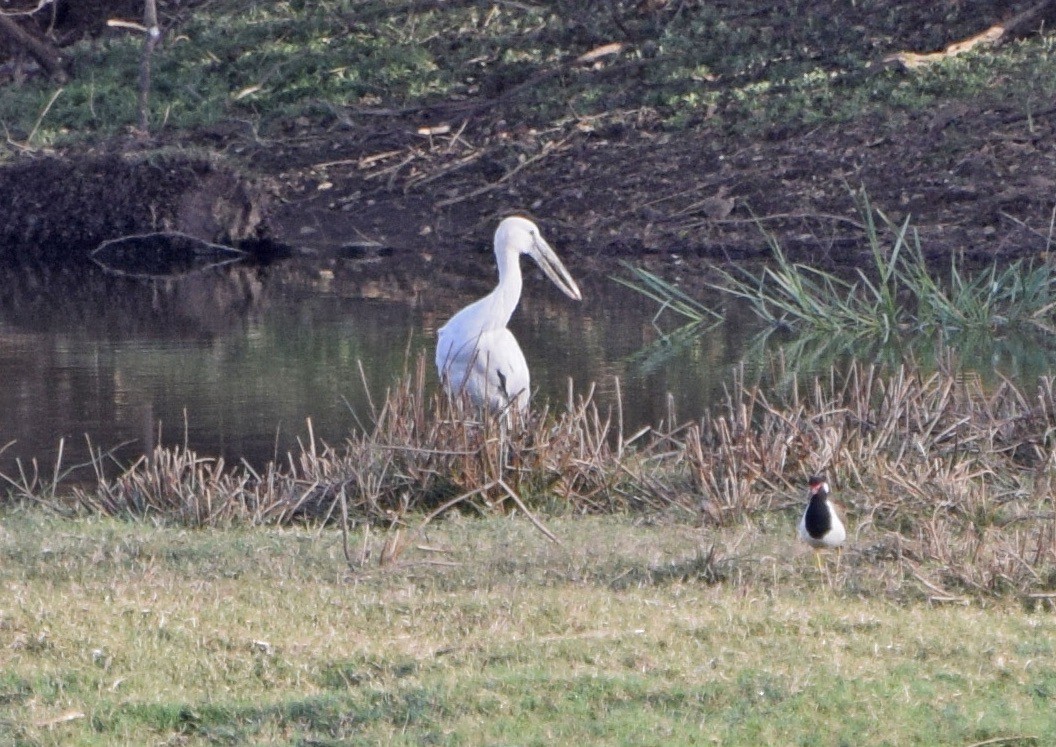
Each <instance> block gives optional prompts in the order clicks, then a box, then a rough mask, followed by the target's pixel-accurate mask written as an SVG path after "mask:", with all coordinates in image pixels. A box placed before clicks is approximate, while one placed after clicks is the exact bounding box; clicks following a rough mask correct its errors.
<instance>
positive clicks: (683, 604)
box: [0, 510, 1056, 745]
mask: <svg viewBox="0 0 1056 747" xmlns="http://www.w3.org/2000/svg"><path fill="white" fill-rule="evenodd" d="M550 528H551V529H552V530H553V531H554V532H555V534H556V535H557V536H558V537H559V538H560V539H561V544H560V545H558V544H555V543H552V542H550V541H548V540H547V539H545V538H544V537H543V535H542V534H540V533H539V532H538V531H536V530H535V528H534V527H533V526H532V525H531V524H530V523H529V522H527V521H524V520H522V519H518V518H512V517H493V518H488V519H470V518H464V517H460V516H458V515H452V516H450V517H449V520H447V521H443V522H440V523H438V524H436V525H434V526H433V527H432V528H431V530H430V533H429V536H428V538H427V542H426V541H423V542H422V543H421V544H422V548H416V549H414V550H412V551H411V552H410V554H408V555H407V556H405V562H403V563H400V564H397V565H394V566H389V567H378V566H377V565H376V564H367V565H365V566H361V567H360V568H358V569H356V570H350V569H349V568H348V566H347V565H346V564H345V563H344V560H343V556H342V551H341V540H340V536H339V533H338V532H336V531H335V530H324V531H321V532H320V531H319V530H311V529H299V528H293V529H282V528H276V527H273V528H254V529H226V530H216V529H204V530H196V531H188V530H185V529H180V528H178V527H164V526H161V527H159V526H151V525H149V524H146V523H137V522H126V521H116V520H112V519H99V518H82V519H78V520H76V521H67V520H60V519H55V518H48V517H47V516H46V515H45V514H43V513H41V512H39V511H36V510H33V511H22V510H8V511H6V512H5V513H4V515H3V524H2V532H0V555H2V558H3V563H2V565H0V584H2V585H3V588H4V589H5V594H4V598H3V601H2V602H0V624H2V626H3V630H4V640H5V644H4V649H5V666H4V674H3V676H2V679H0V698H2V699H3V701H4V703H5V708H4V714H3V716H0V735H2V738H3V740H4V741H10V742H17V743H22V744H114V743H126V744H131V743H139V744H142V743H154V742H158V741H166V740H171V739H178V740H180V741H181V742H183V743H185V744H212V743H216V742H223V743H238V742H243V743H246V742H249V743H254V744H293V743H304V742H314V743H324V744H331V743H341V744H376V743H381V742H384V743H394V744H422V743H435V744H467V743H469V744H485V743H486V744H497V743H517V744H570V743H574V742H580V743H583V742H588V743H591V744H628V743H634V744H687V745H688V744H700V743H702V742H703V743H707V742H708V741H709V740H716V741H718V742H720V743H722V744H734V745H736V744H744V745H749V744H766V743H771V744H778V743H779V744H817V743H818V740H819V735H822V736H821V743H823V744H832V745H838V744H855V745H878V744H892V745H894V744H899V745H902V744H936V745H938V744H966V743H972V742H979V741H983V740H986V739H992V738H997V737H1005V738H1012V737H1017V738H1019V739H1020V741H1019V742H1018V743H1019V744H1032V743H1036V744H1042V743H1044V742H1045V740H1046V739H1047V738H1048V737H1049V736H1051V735H1052V734H1053V733H1056V715H1054V711H1053V709H1052V708H1051V698H1052V695H1053V693H1054V692H1056V684H1054V683H1056V669H1053V668H1052V667H1050V666H1047V665H1046V664H1045V656H1046V655H1047V653H1049V652H1050V651H1049V649H1050V648H1051V646H1050V643H1049V641H1051V639H1052V637H1053V635H1054V634H1056V629H1054V626H1056V622H1054V621H1053V618H1052V616H1051V614H1050V613H1049V612H1048V611H1046V610H1042V609H1038V610H1036V611H1034V612H1024V611H1023V610H1022V608H1021V607H1019V606H1018V605H1016V604H1014V603H1013V604H1008V603H996V604H987V605H982V606H979V605H968V606H964V605H961V604H952V605H948V604H938V603H935V604H931V605H929V604H928V603H926V602H923V601H919V600H918V599H915V598H907V599H906V600H904V601H903V602H902V603H898V604H892V603H891V602H890V601H885V600H883V599H881V598H876V597H869V596H867V595H863V594H861V593H858V592H856V591H855V589H856V588H858V586H859V585H860V579H861V577H863V576H868V575H870V574H871V573H873V569H870V568H869V566H868V565H866V564H861V563H858V562H856V561H854V560H853V554H852V553H851V551H850V550H849V551H848V553H847V554H846V557H845V558H844V559H843V560H844V562H843V563H841V565H840V567H839V569H837V568H836V566H835V564H834V563H833V562H832V560H831V559H830V560H828V561H827V563H826V566H825V569H824V571H823V572H819V571H818V570H817V569H816V568H815V566H814V561H813V558H812V557H811V554H810V552H809V551H808V550H805V549H803V548H800V547H799V546H798V545H796V543H795V540H794V532H793V531H792V520H791V517H785V518H784V519H782V520H781V521H780V522H776V523H775V524H774V525H773V526H772V527H771V529H772V530H773V531H772V532H768V533H762V532H758V533H752V534H750V535H749V534H746V532H745V528H744V527H736V528H729V529H721V530H719V529H713V528H712V529H702V528H698V527H692V526H689V525H686V524H684V523H681V522H671V521H669V520H667V519H663V518H661V517H658V521H655V522H651V523H644V524H643V523H642V522H640V521H634V520H632V519H631V517H626V516H623V517H620V516H609V517H593V518H591V517H569V518H564V519H559V518H554V519H553V520H552V521H551V522H550ZM362 541H364V538H363V537H362V536H359V537H357V538H356V540H355V543H354V544H355V545H356V547H355V549H356V551H357V552H358V551H359V550H360V548H359V547H358V545H359V543H360V542H362ZM702 546H709V547H718V548H720V549H719V551H718V554H717V555H715V556H713V558H712V559H713V562H715V563H718V564H719V565H720V566H721V567H723V568H724V569H725V572H726V573H727V574H728V576H727V579H726V580H724V581H721V582H711V583H709V582H707V581H706V580H704V579H703V578H702V577H701V576H700V575H694V574H689V575H685V574H679V573H668V572H666V571H667V570H669V569H671V568H675V567H693V566H694V565H695V564H697V563H698V562H699V560H698V558H699V555H700V548H701V547H702ZM631 576H633V577H634V580H633V581H632V582H629V583H626V582H624V583H621V582H620V579H621V578H622V579H624V581H626V579H628V578H629V577H631ZM890 582H891V583H893V584H897V583H905V584H907V585H912V583H913V581H912V579H904V580H902V581H899V580H897V579H896V578H894V577H892V578H891V579H890ZM1012 743H1017V742H1012Z"/></svg>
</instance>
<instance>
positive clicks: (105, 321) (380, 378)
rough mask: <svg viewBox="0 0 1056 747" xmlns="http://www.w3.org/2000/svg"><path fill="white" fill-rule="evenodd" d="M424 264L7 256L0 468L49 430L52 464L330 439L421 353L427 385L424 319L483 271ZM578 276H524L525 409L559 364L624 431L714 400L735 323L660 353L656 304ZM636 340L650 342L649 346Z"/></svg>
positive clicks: (549, 398)
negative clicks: (80, 260)
mask: <svg viewBox="0 0 1056 747" xmlns="http://www.w3.org/2000/svg"><path fill="white" fill-rule="evenodd" d="M525 264H526V270H528V267H527V264H528V263H527V262H526V263H525ZM430 270H431V268H430V267H428V266H427V265H422V264H419V263H416V262H402V261H400V260H399V259H397V258H394V257H388V258H373V259H369V260H354V259H341V258H336V259H335V258H331V259H329V260H318V259H313V260H308V259H293V260H286V261H281V262H278V263H274V264H271V265H267V266H261V265H251V264H234V265H228V266H226V267H223V268H220V269H214V270H209V271H206V272H200V273H194V274H189V275H186V276H184V277H182V278H156V279H149V280H144V279H136V278H128V277H121V276H116V275H114V274H112V273H107V272H103V271H102V270H100V269H99V268H97V267H95V266H94V265H92V266H79V267H71V268H64V269H51V268H26V267H19V268H8V269H6V270H4V271H3V272H4V273H6V276H5V277H3V278H0V282H2V284H3V287H4V288H5V292H4V294H3V297H2V298H0V381H2V382H3V385H2V386H0V446H2V445H4V444H8V445H7V448H6V449H5V450H4V451H3V452H2V453H0V471H2V472H4V473H6V474H9V475H10V474H13V473H15V472H16V471H17V469H18V467H17V462H18V461H21V463H22V465H23V467H26V466H28V465H29V464H30V463H31V462H32V460H34V459H36V460H37V462H38V464H39V465H40V467H41V468H42V470H43V471H46V472H47V473H48V474H50V472H51V470H52V469H53V466H54V464H55V462H56V459H57V455H58V449H59V443H60V439H64V444H63V460H62V462H63V465H64V466H71V465H74V464H78V463H82V462H85V461H86V460H87V457H88V454H89V452H88V445H87V444H88V443H89V442H90V443H91V444H92V446H93V447H95V448H96V449H100V448H102V449H104V450H110V449H114V453H115V456H117V457H118V458H120V460H121V461H122V462H123V463H128V462H129V461H130V460H131V459H132V458H134V457H135V456H136V455H138V454H142V453H144V452H145V451H149V450H150V449H151V448H152V447H153V446H154V445H155V444H156V443H158V442H159V441H160V442H162V443H166V444H176V443H184V442H186V443H187V444H188V445H189V446H190V447H191V448H192V449H193V450H194V451H196V452H197V453H198V454H199V455H202V456H223V457H224V458H225V460H226V461H228V462H229V463H230V462H238V461H239V460H242V459H245V460H246V461H247V462H249V463H250V464H252V465H254V466H259V465H261V464H263V463H265V462H266V461H267V460H269V459H273V458H275V457H280V458H282V457H284V455H285V453H286V452H287V451H290V450H291V449H296V447H297V441H298V439H302V440H303V439H305V438H306V437H307V435H308V427H307V421H308V420H309V419H310V420H311V423H312V432H313V433H314V436H315V437H316V438H317V439H319V440H322V441H325V442H327V443H330V444H335V445H336V444H339V443H340V442H341V441H342V440H343V439H344V438H346V437H347V436H348V434H349V433H350V432H351V431H352V430H353V429H355V428H357V427H358V425H359V424H360V423H369V422H370V401H371V398H373V400H374V401H375V402H377V401H380V400H381V399H383V397H384V394H385V390H386V388H387V387H389V386H392V385H393V384H394V383H396V382H397V381H399V379H400V378H401V377H402V376H403V375H404V374H405V373H406V372H407V371H408V370H410V369H413V367H414V366H415V363H416V361H417V360H418V359H419V356H424V357H425V360H426V362H427V369H426V370H427V373H428V377H429V378H428V384H429V386H431V387H435V386H436V376H435V371H434V369H433V366H432V357H433V350H434V344H435V333H436V329H437V328H438V327H439V326H441V325H442V324H443V323H444V321H445V320H446V319H447V318H448V317H449V316H450V315H451V314H452V313H454V312H455V311H456V310H457V309H458V308H460V307H461V306H463V305H465V304H466V303H468V302H469V301H471V300H473V299H474V298H476V297H479V296H480V295H482V294H483V293H485V292H487V291H488V290H489V289H490V286H491V285H493V283H494V274H493V268H492V267H491V266H490V265H488V264H486V263H484V262H483V261H481V262H480V263H479V264H478V265H477V267H476V269H474V270H470V273H471V274H472V275H473V277H470V278H466V277H462V276H459V277H452V275H451V273H443V272H439V271H430ZM580 280H581V281H582V282H581V286H582V289H583V293H584V297H585V300H584V302H583V303H576V302H573V301H570V300H569V299H567V298H566V297H564V296H563V295H561V294H560V293H559V292H558V291H557V290H556V289H555V288H554V287H553V286H551V285H550V284H549V282H547V281H546V280H545V279H544V278H543V277H542V275H541V273H538V272H537V271H534V269H533V271H531V272H528V273H527V275H526V282H525V296H524V298H523V299H522V303H521V306H520V308H519V309H518V311H517V313H516V314H515V315H514V319H513V321H512V322H511V328H512V329H513V331H514V333H515V335H516V336H517V338H518V339H519V341H520V343H521V346H522V347H523V349H524V351H525V355H526V357H527V359H528V361H529V365H530V367H531V370H532V377H533V382H532V383H533V389H534V392H535V393H534V398H533V403H534V404H535V405H541V404H543V403H551V404H552V405H555V406H560V405H561V404H563V403H564V402H565V401H566V399H567V392H568V380H569V377H571V380H572V383H573V388H574V391H575V392H576V393H577V395H579V394H585V393H586V392H587V391H588V389H589V388H590V387H591V385H592V384H594V385H595V386H596V395H595V400H596V401H597V403H598V404H599V406H601V407H602V408H606V407H610V406H612V405H613V404H614V403H615V387H616V379H617V378H618V379H619V382H620V387H621V394H622V401H623V406H624V407H623V411H624V419H625V426H626V429H627V430H628V431H629V430H630V429H632V428H636V427H638V426H640V425H644V424H655V423H657V422H658V421H659V420H661V419H663V418H665V417H666V416H667V415H668V402H667V394H668V392H671V393H673V395H674V402H675V407H676V412H677V416H678V418H679V419H680V420H681V419H683V418H693V417H697V416H699V415H700V414H701V413H703V412H704V410H705V408H706V407H707V406H708V405H709V404H710V403H711V402H713V401H714V400H715V398H716V397H718V396H721V394H722V387H723V385H724V384H726V383H729V381H730V377H731V375H732V365H733V364H734V363H735V362H736V361H737V360H738V359H739V358H740V357H741V355H742V352H743V346H744V343H745V340H746V339H747V337H748V336H749V335H747V334H746V327H745V326H744V325H727V326H724V327H722V328H717V329H716V331H714V332H712V333H710V334H708V335H705V336H700V337H695V339H694V340H693V341H692V343H691V344H687V345H682V346H675V347H672V346H668V348H669V349H666V348H665V347H664V346H663V345H662V343H658V340H659V338H660V337H661V335H660V333H659V331H658V330H657V328H656V326H655V325H654V324H653V322H652V319H653V316H654V315H655V313H656V305H655V303H654V302H652V301H650V300H648V299H646V298H644V297H642V296H640V295H639V294H637V293H635V292H633V291H631V290H628V289H626V288H624V287H623V286H621V285H619V284H618V283H616V282H614V281H612V280H611V279H609V278H607V277H595V278H580ZM745 321H746V323H747V318H746V320H745ZM650 346H653V349H654V351H657V350H658V351H660V353H661V355H659V356H654V357H653V358H650V357H649V356H648V354H647V352H648V350H649V349H650ZM643 351H646V352H645V353H643ZM85 474H90V473H88V471H87V470H85Z"/></svg>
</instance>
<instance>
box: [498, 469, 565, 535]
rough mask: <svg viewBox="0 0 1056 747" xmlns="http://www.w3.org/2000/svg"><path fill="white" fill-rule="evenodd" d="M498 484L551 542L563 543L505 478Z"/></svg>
mask: <svg viewBox="0 0 1056 747" xmlns="http://www.w3.org/2000/svg"><path fill="white" fill-rule="evenodd" d="M498 484H499V487H501V488H502V489H503V490H505V491H506V495H508V496H509V497H510V498H512V499H513V502H514V503H516V504H517V505H518V506H519V507H520V509H521V510H522V511H524V515H525V516H527V517H528V519H529V520H530V521H531V522H532V523H533V524H535V528H536V529H538V530H539V531H540V532H542V533H543V534H544V535H545V536H546V538H547V539H548V540H550V541H551V542H553V543H555V544H558V545H560V544H561V540H559V539H558V538H557V536H556V535H555V534H554V533H553V532H551V531H550V530H549V529H547V528H546V526H545V525H544V524H543V523H542V522H541V521H539V519H537V518H535V514H533V513H532V512H531V511H529V510H528V507H527V506H525V505H524V502H523V501H522V500H521V499H520V496H518V495H517V494H516V493H515V492H513V489H512V488H511V487H510V486H509V485H507V484H506V481H505V480H499V481H498Z"/></svg>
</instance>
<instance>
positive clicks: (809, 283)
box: [621, 196, 1056, 342]
mask: <svg viewBox="0 0 1056 747" xmlns="http://www.w3.org/2000/svg"><path fill="white" fill-rule="evenodd" d="M861 208H862V210H861V212H862V215H863V217H864V220H865V240H866V244H867V245H868V247H869V255H870V257H871V263H870V264H869V267H868V268H867V269H863V268H861V267H858V268H855V270H854V272H853V273H852V274H851V275H850V276H848V277H845V276H841V275H838V274H836V273H833V272H829V271H826V270H823V269H820V268H817V267H812V266H810V265H806V264H802V263H798V262H793V261H791V260H790V259H789V258H788V256H787V255H786V254H785V252H784V250H783V249H782V248H781V245H780V244H779V243H778V241H777V239H776V238H775V237H774V236H773V235H771V234H768V233H765V232H764V235H765V236H766V240H767V242H768V244H769V246H770V249H771V251H772V258H773V261H772V262H771V263H767V264H765V265H764V266H763V267H762V268H761V269H753V268H750V267H743V266H738V267H735V268H734V269H733V270H727V269H724V268H721V267H717V268H715V270H716V272H717V273H718V274H719V276H720V282H718V283H714V284H712V287H714V288H715V289H717V290H719V291H721V292H723V293H725V294H728V295H730V296H732V297H735V298H738V299H741V300H743V301H745V302H747V303H748V304H749V305H750V307H751V308H752V309H753V310H754V311H755V313H756V315H758V317H759V318H760V319H762V320H763V321H765V322H766V323H768V324H771V325H774V326H785V327H791V328H794V329H796V330H797V331H800V332H803V333H807V334H827V335H839V336H847V337H855V338H872V339H877V340H880V341H883V342H886V341H888V340H890V339H892V338H893V337H895V336H897V335H900V334H907V333H909V334H921V335H926V334H932V333H936V332H942V333H946V334H949V333H954V334H956V333H971V332H980V331H984V332H987V333H999V334H1000V333H1004V332H1007V331H1011V330H1013V329H1020V330H1040V331H1043V332H1046V333H1050V332H1053V331H1054V327H1053V323H1052V311H1053V309H1054V308H1056V271H1054V268H1053V265H1052V264H1051V263H1048V262H1039V263H1037V264H1032V263H1026V262H1023V261H1016V262H1012V263H1009V264H1007V265H1005V266H1004V267H999V266H998V265H997V263H996V262H995V263H994V264H992V265H990V266H989V267H987V268H985V269H982V270H979V271H976V272H973V271H971V270H969V269H968V268H966V267H965V266H964V263H963V261H962V260H959V259H958V258H957V255H956V254H953V255H951V257H950V264H949V268H948V270H947V272H946V274H945V276H941V277H937V276H936V275H937V274H936V272H934V271H933V270H932V268H931V267H929V265H928V263H927V261H926V259H925V257H924V252H923V250H922V248H921V244H920V236H919V234H918V233H917V232H916V230H915V229H913V228H912V226H911V224H910V219H909V217H906V219H905V220H904V221H902V222H901V223H895V222H893V221H892V220H890V219H889V218H888V217H887V216H886V215H885V214H884V213H883V212H881V211H880V210H876V209H873V208H872V206H871V205H870V204H869V201H868V198H867V197H865V196H863V197H862V200H861ZM877 219H879V225H878V223H877ZM631 272H632V275H633V277H634V279H633V280H621V282H623V283H624V284H625V285H628V286H629V287H631V288H634V289H635V290H637V291H639V292H640V293H642V294H643V295H645V296H647V297H649V298H652V299H654V300H656V301H657V302H658V303H660V304H661V311H664V310H668V309H670V310H671V311H673V312H675V313H676V314H678V315H680V316H682V317H683V318H685V319H686V320H687V321H688V322H690V323H697V322H698V321H699V319H700V318H701V316H702V313H703V310H702V305H701V304H699V303H697V302H695V301H694V300H693V299H691V298H688V297H687V295H686V294H685V292H683V291H682V290H680V289H679V288H677V287H676V286H674V285H673V284H671V283H668V282H667V281H664V280H663V279H661V278H659V277H657V276H656V275H655V274H653V273H651V272H649V271H647V270H644V269H641V268H631Z"/></svg>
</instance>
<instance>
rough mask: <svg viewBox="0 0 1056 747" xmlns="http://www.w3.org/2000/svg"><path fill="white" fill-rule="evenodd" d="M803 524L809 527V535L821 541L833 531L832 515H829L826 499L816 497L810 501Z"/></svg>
mask: <svg viewBox="0 0 1056 747" xmlns="http://www.w3.org/2000/svg"><path fill="white" fill-rule="evenodd" d="M803 523H804V524H805V525H806V527H807V534H809V535H810V536H811V537H813V538H814V539H821V538H822V537H824V536H825V535H826V534H828V533H829V530H830V529H832V514H831V513H829V507H828V506H826V505H825V499H824V498H822V497H821V496H817V495H816V496H813V497H812V498H811V499H810V505H809V506H807V515H806V516H805V517H804V521H803Z"/></svg>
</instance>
